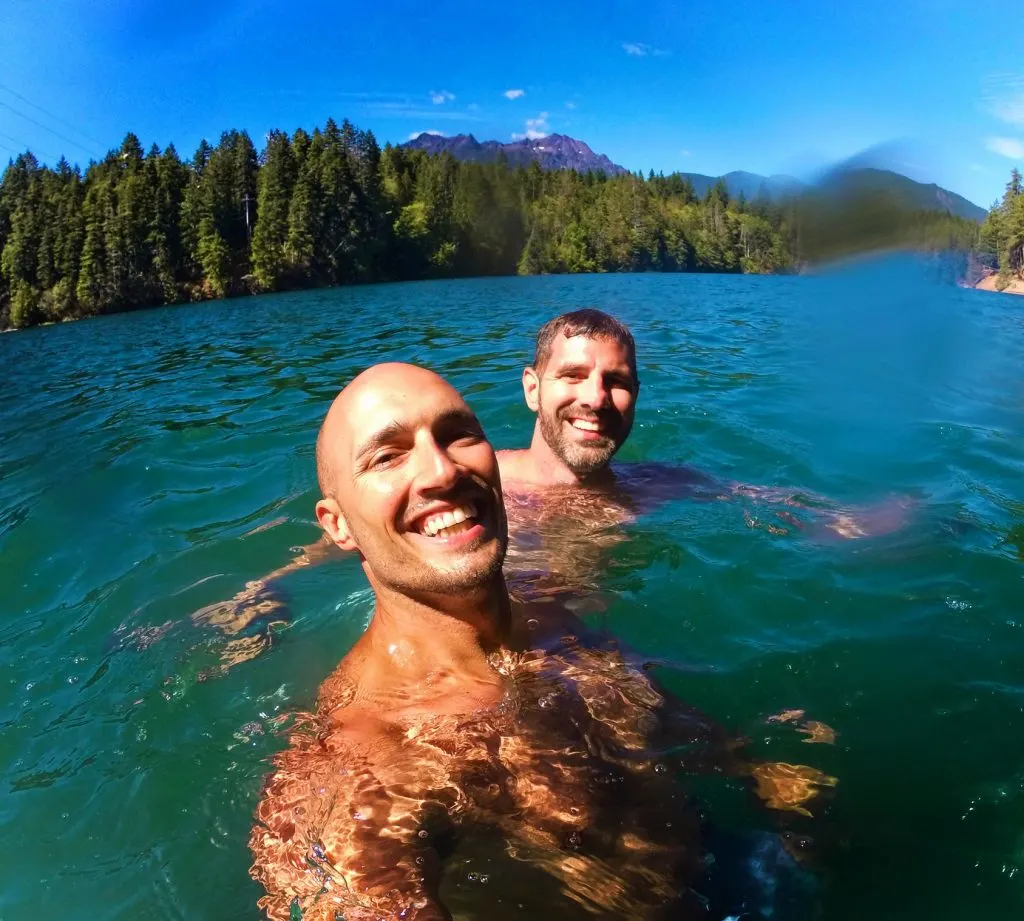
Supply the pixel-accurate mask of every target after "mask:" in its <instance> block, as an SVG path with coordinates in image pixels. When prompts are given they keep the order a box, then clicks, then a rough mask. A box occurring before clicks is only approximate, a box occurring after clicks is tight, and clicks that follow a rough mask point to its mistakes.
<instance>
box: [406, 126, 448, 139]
mask: <svg viewBox="0 0 1024 921" xmlns="http://www.w3.org/2000/svg"><path fill="white" fill-rule="evenodd" d="M421 134H432V135H434V137H438V138H443V137H444V132H443V131H438V130H437V129H436V128H428V129H427V130H426V131H412V132H410V134H409V140H410V141H415V140H416V138H418V137H419V136H420V135H421Z"/></svg>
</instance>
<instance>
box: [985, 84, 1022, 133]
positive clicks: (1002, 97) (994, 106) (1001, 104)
mask: <svg viewBox="0 0 1024 921" xmlns="http://www.w3.org/2000/svg"><path fill="white" fill-rule="evenodd" d="M982 97H983V99H984V101H985V107H986V108H987V109H988V111H989V113H990V114H991V115H994V116H995V117H996V118H998V119H999V120H1000V121H1004V122H1006V123H1007V124H1010V125H1024V76H1021V75H1020V74H1010V73H1004V74H993V75H992V76H990V77H988V78H987V79H986V80H985V81H984V83H983V84H982Z"/></svg>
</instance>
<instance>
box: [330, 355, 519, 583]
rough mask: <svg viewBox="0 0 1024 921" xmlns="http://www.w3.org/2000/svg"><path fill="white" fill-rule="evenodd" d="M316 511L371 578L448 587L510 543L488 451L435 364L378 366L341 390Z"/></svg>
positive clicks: (479, 577)
mask: <svg viewBox="0 0 1024 921" xmlns="http://www.w3.org/2000/svg"><path fill="white" fill-rule="evenodd" d="M316 458H317V477H318V479H319V481H320V491H321V493H322V494H323V498H322V499H321V500H320V501H319V502H317V505H316V514H317V519H318V520H319V522H320V524H321V525H322V526H323V528H324V530H325V531H326V532H327V534H328V535H329V536H330V537H331V539H332V540H333V541H334V542H335V544H337V545H338V546H339V547H341V548H342V549H343V550H358V551H359V553H360V555H361V556H362V558H363V561H364V566H365V567H366V569H367V575H368V576H369V577H370V580H371V582H373V583H374V584H375V587H376V586H387V587H389V588H391V589H394V590H395V591H398V592H399V593H401V594H405V595H410V596H415V595H420V594H423V593H440V594H451V593H456V592H460V591H464V590H466V589H468V588H474V587H477V586H479V585H481V584H483V583H484V582H486V581H488V580H489V579H491V578H493V577H494V576H496V575H497V574H498V573H500V571H501V565H502V562H503V561H504V556H505V548H506V544H507V542H508V534H507V524H506V521H505V509H504V505H503V503H502V497H501V481H500V479H499V476H498V464H497V461H496V459H495V456H494V450H493V449H492V448H491V445H490V443H489V442H488V441H487V438H486V437H485V436H484V433H483V429H482V428H481V427H480V423H479V422H478V421H477V419H476V416H474V415H473V413H472V411H471V410H470V408H469V407H468V406H467V405H466V403H465V401H464V400H463V399H462V397H461V396H460V395H459V393H458V392H457V391H456V390H455V389H454V388H453V387H452V386H451V385H450V384H448V383H447V382H446V381H445V380H444V379H442V378H441V377H438V375H436V374H434V373H433V372H432V371H427V370H425V369H423V368H418V367H415V366H414V365H405V364H381V365H375V366H374V367H372V368H369V369H368V370H366V371H364V372H363V373H362V374H360V375H359V376H358V377H356V378H355V379H354V380H353V381H352V382H351V383H350V384H349V385H348V386H347V387H345V389H344V390H342V391H341V393H340V394H338V396H337V398H336V399H335V401H334V403H333V404H332V405H331V408H330V410H329V411H328V413H327V416H326V418H325V419H324V422H323V425H322V426H321V428H320V434H319V437H318V438H317V445H316Z"/></svg>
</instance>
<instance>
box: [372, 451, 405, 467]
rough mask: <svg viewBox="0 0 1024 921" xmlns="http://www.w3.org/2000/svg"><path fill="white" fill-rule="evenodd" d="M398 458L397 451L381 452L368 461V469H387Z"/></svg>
mask: <svg viewBox="0 0 1024 921" xmlns="http://www.w3.org/2000/svg"><path fill="white" fill-rule="evenodd" d="M400 456H401V455H400V453H399V452H398V451H381V452H380V454H375V455H374V456H373V460H371V461H370V469H371V470H376V469H378V468H381V467H388V466H390V465H391V464H392V463H394V462H395V461H396V460H398V458H399V457H400Z"/></svg>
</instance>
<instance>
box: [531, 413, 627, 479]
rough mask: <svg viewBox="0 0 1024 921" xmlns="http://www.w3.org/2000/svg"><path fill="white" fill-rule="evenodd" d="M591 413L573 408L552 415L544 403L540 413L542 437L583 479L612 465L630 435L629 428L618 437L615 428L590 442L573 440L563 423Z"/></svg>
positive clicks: (560, 458)
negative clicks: (613, 458) (610, 462)
mask: <svg viewBox="0 0 1024 921" xmlns="http://www.w3.org/2000/svg"><path fill="white" fill-rule="evenodd" d="M587 415H588V414H587V413H582V412H579V411H574V410H573V408H572V407H570V408H569V409H566V410H562V411H561V412H560V413H554V414H552V413H546V412H545V411H544V408H543V406H542V407H541V409H540V413H539V417H540V433H541V437H542V438H543V439H544V441H545V442H546V443H547V445H548V447H549V448H551V450H552V452H553V453H554V455H555V456H556V457H557V458H558V459H559V460H560V461H561V462H562V463H563V464H565V466H566V467H568V468H569V469H570V470H571V471H572V472H573V473H574V474H575V475H576V476H578V477H580V478H581V479H582V478H584V477H588V476H590V475H591V474H593V473H596V472H597V471H598V470H601V469H602V468H603V467H606V466H608V462H609V461H610V460H611V459H612V457H613V456H614V454H615V452H616V451H618V450H619V448H620V447H621V446H622V443H623V442H624V441H625V440H626V437H627V436H628V435H629V429H628V428H627V429H626V430H625V431H624V432H622V435H621V437H619V438H617V437H615V435H616V434H617V433H616V432H615V431H614V429H613V430H612V432H611V433H610V434H604V433H602V435H601V437H600V438H599V439H597V440H594V441H592V442H590V443H589V444H588V443H580V442H574V441H570V439H569V438H568V437H567V436H566V433H565V429H564V428H563V427H562V426H563V425H564V424H566V423H567V422H568V419H569V418H570V417H575V416H579V417H583V418H586V417H587Z"/></svg>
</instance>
